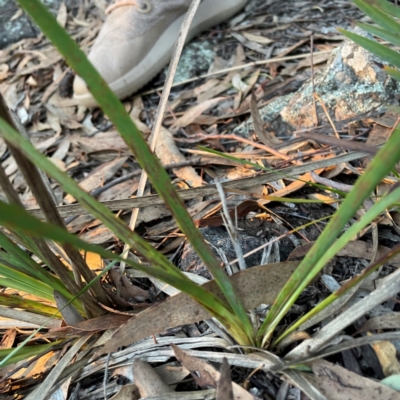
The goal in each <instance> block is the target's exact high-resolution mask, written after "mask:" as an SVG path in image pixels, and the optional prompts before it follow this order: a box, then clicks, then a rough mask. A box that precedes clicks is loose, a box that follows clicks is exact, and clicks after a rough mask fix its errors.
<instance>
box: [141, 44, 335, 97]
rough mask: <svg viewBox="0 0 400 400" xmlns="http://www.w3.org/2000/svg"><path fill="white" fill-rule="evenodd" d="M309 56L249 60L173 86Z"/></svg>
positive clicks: (308, 54)
mask: <svg viewBox="0 0 400 400" xmlns="http://www.w3.org/2000/svg"><path fill="white" fill-rule="evenodd" d="M328 53H332V50H324V51H319V52H318V53H315V55H319V54H328ZM309 56H310V53H307V54H299V55H295V56H286V57H276V58H270V59H269V60H260V61H252V62H249V63H247V64H242V65H236V66H235V67H230V68H224V69H220V70H218V71H214V72H209V73H207V74H203V75H200V76H196V77H195V78H190V79H187V80H185V81H182V82H176V83H174V84H173V85H172V86H171V87H176V86H181V85H185V84H187V83H191V82H195V81H198V80H199V79H203V78H209V77H211V76H216V75H221V74H226V73H229V72H232V71H238V70H241V69H245V68H248V67H255V66H257V65H267V64H272V63H276V62H281V61H290V60H299V59H302V58H307V57H309ZM162 89H163V87H159V88H156V89H151V90H147V91H146V92H142V93H140V94H141V95H142V96H144V95H146V94H152V93H156V92H158V91H159V90H162Z"/></svg>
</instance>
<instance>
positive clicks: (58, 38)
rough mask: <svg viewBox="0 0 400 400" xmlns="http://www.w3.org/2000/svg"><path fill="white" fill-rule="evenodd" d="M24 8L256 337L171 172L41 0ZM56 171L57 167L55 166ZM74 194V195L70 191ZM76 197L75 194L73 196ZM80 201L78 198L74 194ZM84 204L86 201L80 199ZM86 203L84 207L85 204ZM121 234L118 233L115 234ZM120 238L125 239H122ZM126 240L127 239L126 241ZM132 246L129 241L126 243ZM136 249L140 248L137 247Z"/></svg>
mask: <svg viewBox="0 0 400 400" xmlns="http://www.w3.org/2000/svg"><path fill="white" fill-rule="evenodd" d="M18 3H19V4H20V5H21V7H22V8H23V9H24V10H25V11H26V12H27V13H28V14H29V15H30V17H31V18H32V19H33V20H34V21H35V22H36V24H37V25H38V26H39V27H40V29H41V30H42V32H43V33H44V34H45V35H46V36H47V37H48V38H49V39H50V40H51V41H52V43H53V44H54V45H55V46H56V47H57V49H58V50H59V52H60V53H61V54H62V55H63V56H64V57H65V58H66V60H67V61H68V63H69V65H70V66H71V67H72V68H73V69H74V70H75V72H77V73H78V74H79V75H80V76H81V77H82V78H83V79H84V80H85V82H86V83H87V85H88V88H89V90H90V91H91V93H92V95H93V97H94V98H95V99H96V101H97V102H98V104H99V105H100V106H101V108H102V109H103V111H104V112H105V113H106V114H107V115H108V117H109V118H110V120H111V121H112V123H113V124H114V125H115V127H116V129H117V130H118V132H119V133H120V134H121V136H122V137H123V139H124V140H125V142H126V143H127V145H128V147H129V148H130V150H131V151H132V152H133V154H134V155H135V157H136V158H137V160H138V161H139V163H140V165H141V166H142V167H143V169H144V170H145V171H146V172H147V174H148V176H149V179H150V181H151V182H152V183H153V185H154V187H155V188H156V190H157V192H158V193H159V194H160V196H161V197H162V198H163V199H164V201H165V202H166V204H167V205H168V207H169V208H170V210H171V212H172V215H173V216H174V218H175V219H176V221H177V223H178V226H179V227H180V229H181V230H182V232H183V233H184V234H185V235H186V236H187V238H188V240H189V241H190V243H191V244H192V246H193V248H194V249H195V251H196V252H197V254H198V255H199V257H200V258H201V259H202V260H203V262H204V264H205V265H206V267H207V268H208V269H209V270H210V272H211V274H212V275H213V277H214V279H215V281H216V283H217V284H218V286H219V287H220V289H221V291H222V292H223V294H224V295H225V297H226V299H227V301H228V303H229V305H230V306H231V307H232V310H233V312H234V313H235V314H236V315H237V317H238V318H239V319H240V321H241V323H242V329H243V330H244V331H245V332H246V335H247V336H248V337H252V336H253V328H252V325H251V323H250V320H249V318H248V316H247V313H246V310H245V309H244V307H243V305H242V303H241V302H240V300H239V298H238V297H237V296H236V294H235V293H234V290H233V287H232V285H231V283H230V280H229V278H228V277H227V275H226V274H225V272H224V271H223V269H222V268H221V267H220V265H219V262H218V260H217V258H216V257H215V255H214V253H213V252H212V250H211V248H210V247H209V246H208V244H207V243H206V242H205V241H204V239H203V237H202V235H201V233H200V231H199V230H198V229H197V228H196V226H195V225H194V223H193V221H192V219H191V217H190V215H189V214H188V212H187V210H186V207H185V205H184V203H183V201H182V199H181V198H180V197H179V195H177V193H176V190H175V189H174V187H173V185H172V184H171V182H170V179H169V176H168V174H167V172H166V171H165V170H164V168H163V167H162V165H161V163H160V161H159V160H158V158H157V157H155V156H154V154H152V152H151V150H150V148H149V146H148V145H147V143H146V141H145V140H144V139H143V136H142V134H141V132H140V131H139V130H138V129H137V127H136V126H135V124H134V123H133V121H132V120H131V118H130V116H129V115H128V113H127V112H126V110H125V108H124V106H123V105H122V104H121V102H120V101H119V100H118V99H117V97H116V96H115V94H114V93H113V92H112V91H111V90H110V89H109V88H108V86H107V84H106V83H105V81H104V80H103V79H102V78H101V76H100V75H99V73H98V72H97V71H96V69H95V68H94V67H93V66H92V65H91V63H90V62H89V61H88V59H87V58H86V56H85V55H84V53H83V52H82V51H81V50H80V49H79V47H78V45H77V44H76V43H75V42H74V41H73V40H72V39H71V37H70V36H68V34H67V33H66V31H65V30H64V29H63V28H62V27H61V26H60V25H59V24H58V23H57V21H56V19H55V18H54V17H53V16H52V15H51V14H50V12H49V11H48V10H47V8H46V7H45V6H44V5H43V4H42V3H41V2H40V1H39V0H18ZM53 168H54V167H53ZM70 193H71V192H70ZM71 194H73V195H74V193H71ZM74 197H75V198H76V196H75V195H74ZM79 201H80V202H81V203H82V201H81V200H79ZM85 203H86V202H85V201H84V202H83V203H82V204H85ZM103 222H105V221H103ZM114 233H116V234H117V235H118V232H115V231H114ZM120 239H122V240H124V239H123V238H122V237H120ZM124 241H125V240H124ZM126 243H127V244H129V245H130V243H129V242H126ZM133 247H136V246H133Z"/></svg>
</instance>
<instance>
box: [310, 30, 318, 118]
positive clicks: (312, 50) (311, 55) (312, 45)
mask: <svg viewBox="0 0 400 400" xmlns="http://www.w3.org/2000/svg"><path fill="white" fill-rule="evenodd" d="M310 50H311V51H310V58H311V85H312V92H313V109H314V126H318V113H317V104H316V103H315V84H314V34H313V33H312V34H311V38H310Z"/></svg>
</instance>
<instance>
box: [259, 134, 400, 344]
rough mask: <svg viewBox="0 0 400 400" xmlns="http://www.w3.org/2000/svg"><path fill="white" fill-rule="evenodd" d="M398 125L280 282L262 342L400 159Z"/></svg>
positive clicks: (267, 337) (260, 333)
mask: <svg viewBox="0 0 400 400" xmlns="http://www.w3.org/2000/svg"><path fill="white" fill-rule="evenodd" d="M399 148H400V127H397V128H396V129H395V130H394V132H393V134H392V136H391V137H390V138H389V140H388V142H387V143H386V144H385V145H384V146H383V147H382V148H381V149H380V150H379V152H378V154H377V155H376V156H375V157H374V158H373V160H372V161H371V163H370V164H369V165H368V167H367V168H366V171H365V173H364V174H363V175H362V176H361V177H360V178H359V179H358V180H357V182H356V184H355V185H354V188H353V190H352V191H351V192H350V193H349V194H348V195H347V197H346V199H345V201H344V202H343V203H342V205H341V206H340V208H339V209H338V211H337V212H336V213H335V214H334V216H333V217H332V219H331V220H330V222H329V223H328V225H327V226H326V228H325V229H324V230H323V232H322V234H321V235H320V236H319V238H318V240H317V241H316V242H315V243H314V245H313V247H312V248H311V249H310V250H309V251H308V253H307V254H306V256H305V257H304V259H303V260H302V262H301V263H300V265H299V266H298V268H297V269H296V271H295V272H294V273H293V275H292V277H291V278H290V280H289V281H288V282H287V284H286V285H285V286H284V288H283V289H282V291H281V292H280V294H279V295H278V297H277V299H276V300H275V302H274V304H273V305H272V307H271V310H270V311H269V313H268V314H267V317H266V319H265V321H264V323H263V325H262V326H261V328H260V331H259V332H258V337H259V338H261V337H263V339H262V340H263V344H264V345H265V344H266V343H267V342H268V341H269V340H270V337H271V336H272V333H273V331H274V329H275V328H276V326H277V325H278V324H279V322H280V321H281V319H282V318H283V317H284V315H285V314H286V313H287V311H288V310H289V308H290V307H291V306H292V305H293V303H294V302H295V301H296V300H297V298H298V296H300V294H301V292H302V291H303V289H304V288H305V287H306V286H307V285H308V284H309V282H311V280H312V279H313V278H314V277H315V276H316V275H317V274H318V273H319V271H320V270H321V269H322V268H323V266H324V265H325V262H327V261H328V260H326V259H325V258H324V255H325V253H327V252H328V250H329V248H330V247H331V246H332V245H333V244H334V242H335V240H336V238H337V237H338V236H339V234H340V233H341V231H342V229H343V227H344V226H345V225H346V223H348V221H349V220H350V218H352V217H353V215H354V214H355V213H356V211H357V210H358V208H359V207H360V206H361V205H362V203H363V201H364V199H366V198H367V197H368V196H369V194H370V193H371V192H372V191H373V190H374V188H375V187H376V185H377V184H378V183H379V182H380V181H381V180H382V178H384V177H385V176H386V174H388V173H389V172H390V171H391V169H392V168H393V167H394V165H395V164H396V162H398V160H399V159H400V152H399V151H398V149H399Z"/></svg>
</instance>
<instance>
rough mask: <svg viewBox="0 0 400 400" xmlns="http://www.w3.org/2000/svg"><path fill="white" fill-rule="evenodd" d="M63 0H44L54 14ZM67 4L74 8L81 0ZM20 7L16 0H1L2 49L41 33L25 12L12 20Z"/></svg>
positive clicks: (70, 0)
mask: <svg viewBox="0 0 400 400" xmlns="http://www.w3.org/2000/svg"><path fill="white" fill-rule="evenodd" d="M62 1H63V0H42V2H43V3H44V4H45V5H46V6H47V7H48V8H49V10H50V11H51V12H52V13H53V14H54V15H56V14H57V11H58V9H59V7H60V4H61V3H62ZM65 4H66V6H67V8H74V7H77V6H78V5H79V0H67V1H65ZM18 9H19V6H18V5H17V3H15V2H14V1H10V0H0V49H3V48H5V47H6V46H8V45H10V44H12V43H15V42H18V41H19V40H21V39H25V38H33V37H36V36H37V35H38V34H39V33H40V30H39V28H38V27H37V26H36V24H35V23H34V22H32V20H31V19H30V18H29V17H28V16H27V15H26V14H25V13H22V14H21V15H20V16H19V17H18V18H16V19H14V20H11V19H12V17H13V16H15V15H16V13H17V12H18Z"/></svg>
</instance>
